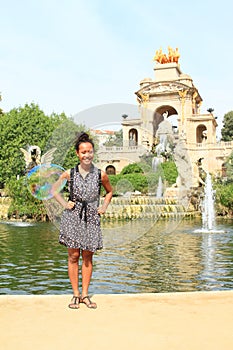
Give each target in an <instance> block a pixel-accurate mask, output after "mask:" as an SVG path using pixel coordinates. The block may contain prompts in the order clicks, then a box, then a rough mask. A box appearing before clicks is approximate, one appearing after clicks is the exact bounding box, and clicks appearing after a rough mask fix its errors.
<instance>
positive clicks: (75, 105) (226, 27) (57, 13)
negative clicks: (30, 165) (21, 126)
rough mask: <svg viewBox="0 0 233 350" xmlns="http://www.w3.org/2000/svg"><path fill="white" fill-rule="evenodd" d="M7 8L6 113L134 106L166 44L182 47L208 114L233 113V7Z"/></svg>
mask: <svg viewBox="0 0 233 350" xmlns="http://www.w3.org/2000/svg"><path fill="white" fill-rule="evenodd" d="M0 9H1V21H0V22H1V23H0V30H1V39H0V43H1V44H0V52H1V54H0V92H1V95H2V101H1V102H0V107H1V108H2V109H3V110H4V111H9V110H10V109H12V108H14V107H19V106H24V104H25V103H31V102H35V103H37V104H38V105H39V106H40V108H41V109H42V110H43V111H44V112H45V113H47V114H51V113H52V112H56V113H61V112H63V111H64V112H65V113H66V114H67V115H68V116H74V115H75V114H76V113H79V112H80V111H85V110H86V109H90V108H93V107H95V106H99V105H104V104H123V105H125V104H129V105H134V104H136V98H135V94H134V92H135V91H136V90H138V88H139V82H140V80H142V79H143V78H145V77H151V78H154V71H153V67H154V62H153V56H154V54H155V51H156V50H157V49H158V48H160V47H162V48H163V50H164V51H167V46H168V45H170V46H171V47H173V48H175V47H178V48H179V51H180V54H181V57H180V61H179V63H180V68H181V71H182V72H183V73H186V74H189V75H190V76H191V77H192V78H193V82H194V85H195V86H196V87H197V88H198V90H199V93H200V95H201V96H202V98H203V100H204V101H203V107H202V112H203V113H205V112H206V109H207V108H208V107H212V108H214V113H215V115H216V116H218V122H219V123H220V122H221V120H222V117H223V115H224V114H225V113H227V112H229V111H230V110H233V99H232V96H233V89H232V78H233V70H232V60H233V59H232V57H233V44H232V40H233V39H232V38H233V25H232V13H233V4H232V2H231V0H228V1H227V0H222V1H221V2H218V3H214V2H213V1H209V0H206V1H203V0H196V1H195V2H188V1H183V0H181V1H179V0H177V1H174V0H173V1H171V0H166V1H155V0H154V1H150V0H144V1H138V0H118V1H110V0H109V1H108V0H105V1H104V0H93V1H88V0H86V1H83V0H76V1H74V0H57V1H55V0H38V1H36V0H34V1H33V0H31V1H29V0H21V1H16V0H8V1H2V0H0ZM119 113H120V112H118V111H117V112H116V113H115V115H111V116H109V121H112V122H115V121H117V120H118V119H119V121H120V119H121V115H120V114H119ZM99 122H100V123H101V120H100V121H99ZM220 125H221V123H220Z"/></svg>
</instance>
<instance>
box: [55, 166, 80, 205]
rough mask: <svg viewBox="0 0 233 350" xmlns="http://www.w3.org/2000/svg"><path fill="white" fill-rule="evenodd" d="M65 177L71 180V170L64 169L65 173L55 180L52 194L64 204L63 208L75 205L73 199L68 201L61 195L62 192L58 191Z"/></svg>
mask: <svg viewBox="0 0 233 350" xmlns="http://www.w3.org/2000/svg"><path fill="white" fill-rule="evenodd" d="M64 179H66V180H68V181H69V180H70V170H66V171H64V173H62V174H61V176H60V178H59V179H58V180H57V181H56V182H55V184H54V185H53V187H52V194H53V197H54V198H55V199H56V201H57V202H58V203H60V204H61V205H62V206H63V208H65V209H72V208H73V207H74V205H75V203H74V202H72V201H68V202H67V201H66V200H65V199H64V198H63V197H62V196H61V194H60V193H59V192H58V191H57V189H59V188H60V185H61V183H62V182H63V180H64Z"/></svg>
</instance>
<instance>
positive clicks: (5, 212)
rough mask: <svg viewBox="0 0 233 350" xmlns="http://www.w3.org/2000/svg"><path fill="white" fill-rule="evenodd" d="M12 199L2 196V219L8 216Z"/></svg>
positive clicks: (0, 198)
mask: <svg viewBox="0 0 233 350" xmlns="http://www.w3.org/2000/svg"><path fill="white" fill-rule="evenodd" d="M10 204H11V199H10V198H9V197H0V219H3V220H6V219H7V218H8V210H9V208H10Z"/></svg>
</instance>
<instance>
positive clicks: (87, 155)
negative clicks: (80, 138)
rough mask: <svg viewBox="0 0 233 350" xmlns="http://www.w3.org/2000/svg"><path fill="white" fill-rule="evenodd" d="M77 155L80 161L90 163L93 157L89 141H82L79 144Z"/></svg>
mask: <svg viewBox="0 0 233 350" xmlns="http://www.w3.org/2000/svg"><path fill="white" fill-rule="evenodd" d="M76 153H77V156H78V157H79V159H80V163H83V164H85V165H89V164H91V163H92V161H93V158H94V149H93V146H92V144H91V143H90V142H82V143H81V144H80V145H79V149H78V151H76Z"/></svg>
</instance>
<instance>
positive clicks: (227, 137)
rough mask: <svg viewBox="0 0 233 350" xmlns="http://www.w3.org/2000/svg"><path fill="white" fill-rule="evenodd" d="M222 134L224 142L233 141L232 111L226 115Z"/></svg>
mask: <svg viewBox="0 0 233 350" xmlns="http://www.w3.org/2000/svg"><path fill="white" fill-rule="evenodd" d="M221 134H222V141H231V140H233V111H230V112H228V113H226V114H225V115H224V118H223V128H222V130H221Z"/></svg>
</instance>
